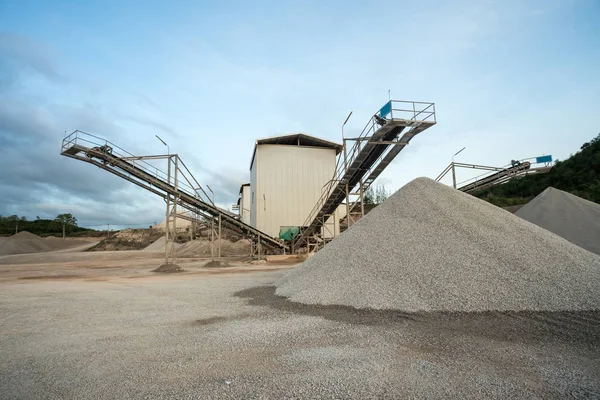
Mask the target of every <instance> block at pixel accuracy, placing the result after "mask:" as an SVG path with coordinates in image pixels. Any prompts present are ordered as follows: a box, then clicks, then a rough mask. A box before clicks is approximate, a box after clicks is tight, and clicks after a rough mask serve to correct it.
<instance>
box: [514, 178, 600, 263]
mask: <svg viewBox="0 0 600 400" xmlns="http://www.w3.org/2000/svg"><path fill="white" fill-rule="evenodd" d="M515 215H517V216H519V217H521V218H523V219H524V220H526V221H529V222H531V223H534V224H536V225H538V226H541V227H542V228H544V229H547V230H549V231H550V232H553V233H556V234H557V235H558V236H561V237H563V238H565V239H567V240H568V241H569V242H571V243H574V244H576V245H577V246H579V247H583V248H584V249H586V250H589V251H591V252H592V253H596V254H600V204H596V203H593V202H591V201H588V200H585V199H582V198H581V197H577V196H575V195H572V194H570V193H567V192H563V191H562V190H558V189H555V188H553V187H549V188H548V189H546V190H544V191H543V192H542V193H540V194H539V195H538V196H537V197H536V198H534V199H533V200H531V201H530V202H529V203H527V204H526V205H525V206H523V207H522V208H520V209H519V211H517V212H516V213H515Z"/></svg>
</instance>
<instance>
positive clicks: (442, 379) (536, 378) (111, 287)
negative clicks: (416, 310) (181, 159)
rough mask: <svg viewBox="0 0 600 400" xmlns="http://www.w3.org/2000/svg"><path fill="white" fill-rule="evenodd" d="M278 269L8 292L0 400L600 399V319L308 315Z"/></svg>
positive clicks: (0, 309) (0, 313)
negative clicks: (282, 288)
mask: <svg viewBox="0 0 600 400" xmlns="http://www.w3.org/2000/svg"><path fill="white" fill-rule="evenodd" d="M281 275H282V272H261V273H243V274H242V273H236V274H228V275H214V276H213V275H211V276H206V277H200V276H185V277H183V276H182V275H177V276H168V277H165V276H162V277H157V276H153V277H148V278H138V279H129V280H128V279H122V280H111V281H109V282H84V281H76V280H75V281H74V280H64V281H58V280H52V281H41V280H38V281H27V283H23V281H20V282H16V283H15V282H13V283H4V284H2V286H1V288H0V289H1V290H0V320H1V321H2V324H1V325H0V351H1V356H0V398H2V399H42V398H48V399H58V398H60V399H125V398H178V399H207V398H225V399H227V398H229V399H240V398H257V399H258V398H263V399H269V398H272V399H282V398H359V399H370V398H394V399H397V398H428V399H434V398H440V399H442V398H443V399H448V398H473V399H478V398H498V399H505V398H511V397H512V398H515V397H519V398H566V397H572V398H598V397H599V396H600V337H599V336H600V329H599V328H600V314H599V313H594V312H573V313H452V314H443V313H430V314H406V313H400V312H394V311H376V310H371V311H369V310H356V309H353V308H351V307H339V306H309V305H302V304H295V303H291V302H289V301H287V300H285V299H283V298H281V297H277V296H274V290H275V289H274V287H273V286H271V285H272V284H273V282H275V281H277V280H278V279H280V278H281Z"/></svg>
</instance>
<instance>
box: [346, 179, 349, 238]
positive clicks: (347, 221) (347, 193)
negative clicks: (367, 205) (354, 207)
mask: <svg viewBox="0 0 600 400" xmlns="http://www.w3.org/2000/svg"><path fill="white" fill-rule="evenodd" d="M346 225H347V226H348V229H350V190H349V189H348V184H347V183H346Z"/></svg>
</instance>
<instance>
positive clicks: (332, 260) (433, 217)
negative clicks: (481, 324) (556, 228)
mask: <svg viewBox="0 0 600 400" xmlns="http://www.w3.org/2000/svg"><path fill="white" fill-rule="evenodd" d="M277 286H278V289H277V294H279V295H283V296H287V297H289V298H290V299H291V300H293V301H296V302H302V303H308V304H339V305H347V306H353V307H357V308H373V309H396V310H402V311H409V312H415V311H487V310H500V311H505V310H515V311H519V310H538V311H561V310H586V309H593V310H598V309H600V257H599V256H598V255H596V254H592V253H590V252H588V251H586V250H583V249H582V248H580V247H577V246H575V245H573V244H572V243H570V242H568V241H566V240H565V239H563V238H561V237H559V236H557V235H555V234H553V233H551V232H549V231H547V230H545V229H542V228H540V227H538V226H536V225H534V224H531V223H529V222H527V221H525V220H523V219H521V218H519V217H516V216H514V215H512V214H510V213H509V212H506V211H504V210H502V209H500V208H498V207H496V206H493V205H491V204H489V203H487V202H485V201H482V200H479V199H477V198H475V197H473V196H470V195H468V194H465V193H462V192H460V191H457V190H454V189H452V188H450V187H448V186H446V185H443V184H440V183H436V182H434V181H433V180H431V179H428V178H418V179H415V180H414V181H412V182H410V183H408V184H407V185H406V186H404V187H403V188H402V189H400V190H399V191H398V192H396V193H395V194H393V195H392V196H391V197H390V198H389V199H387V200H386V201H385V202H384V203H383V204H381V205H380V206H378V207H377V208H375V209H374V210H373V211H372V212H370V213H369V214H367V216H366V217H365V218H362V219H361V220H360V221H358V222H357V223H356V225H353V226H352V227H351V228H350V229H349V230H348V231H346V232H344V233H343V234H342V235H340V236H339V237H337V238H336V239H335V240H333V241H332V242H331V243H330V244H328V245H327V246H326V247H325V248H324V249H323V250H321V251H319V252H318V253H316V254H315V255H314V256H313V257H312V258H310V259H308V260H307V261H306V262H304V263H303V264H302V265H301V266H300V267H298V268H296V269H295V270H294V271H291V272H290V273H289V274H288V275H287V276H286V277H285V278H284V279H282V280H281V282H279V283H278V284H277Z"/></svg>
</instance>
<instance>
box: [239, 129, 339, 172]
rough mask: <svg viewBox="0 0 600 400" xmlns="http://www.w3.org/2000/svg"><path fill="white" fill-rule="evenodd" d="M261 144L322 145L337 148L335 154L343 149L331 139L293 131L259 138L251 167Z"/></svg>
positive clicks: (322, 146)
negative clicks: (288, 133)
mask: <svg viewBox="0 0 600 400" xmlns="http://www.w3.org/2000/svg"><path fill="white" fill-rule="evenodd" d="M261 144H282V145H287V146H306V147H321V148H325V149H335V154H336V155H337V154H339V153H340V152H341V151H342V148H343V147H342V145H341V144H339V143H335V142H330V141H329V140H325V139H320V138H318V137H314V136H310V135H306V134H304V133H293V134H290V135H283V136H273V137H268V138H263V139H257V140H256V144H255V145H254V151H253V152H252V160H250V169H252V164H253V163H254V156H255V155H256V147H257V146H259V145H261Z"/></svg>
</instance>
